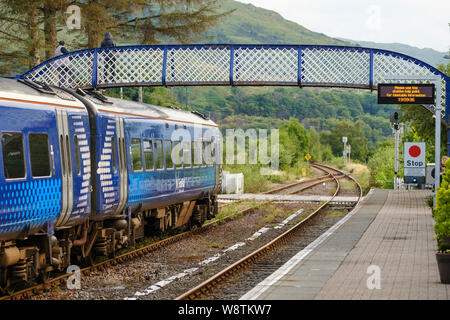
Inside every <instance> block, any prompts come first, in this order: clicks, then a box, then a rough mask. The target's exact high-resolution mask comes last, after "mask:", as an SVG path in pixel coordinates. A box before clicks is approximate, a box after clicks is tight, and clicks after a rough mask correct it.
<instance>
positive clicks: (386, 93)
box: [378, 83, 435, 104]
mask: <svg viewBox="0 0 450 320" xmlns="http://www.w3.org/2000/svg"><path fill="white" fill-rule="evenodd" d="M434 100H435V96H434V84H410V83H398V84H392V83H390V84H383V83H379V84H378V103H382V104H434V103H435V102H434Z"/></svg>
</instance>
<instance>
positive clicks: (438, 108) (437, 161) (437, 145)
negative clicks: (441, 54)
mask: <svg viewBox="0 0 450 320" xmlns="http://www.w3.org/2000/svg"><path fill="white" fill-rule="evenodd" d="M384 78H385V79H386V80H393V81H396V80H407V81H414V80H416V81H430V82H432V83H434V85H435V89H436V95H435V97H436V99H435V102H434V115H435V117H436V119H435V120H436V122H435V135H434V150H435V153H434V173H435V174H434V197H433V207H436V194H437V188H439V186H440V184H441V180H440V179H441V175H440V173H441V170H440V168H441V120H442V118H441V117H442V79H441V77H439V76H434V77H433V76H405V75H386V76H385V77H384Z"/></svg>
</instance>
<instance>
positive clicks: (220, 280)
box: [176, 164, 362, 300]
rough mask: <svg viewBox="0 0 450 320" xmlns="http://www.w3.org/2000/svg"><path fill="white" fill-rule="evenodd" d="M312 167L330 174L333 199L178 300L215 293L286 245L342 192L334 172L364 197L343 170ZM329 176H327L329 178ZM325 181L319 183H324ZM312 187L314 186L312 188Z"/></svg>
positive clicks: (354, 180) (193, 298)
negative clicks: (217, 289) (349, 182)
mask: <svg viewBox="0 0 450 320" xmlns="http://www.w3.org/2000/svg"><path fill="white" fill-rule="evenodd" d="M312 166H314V167H316V168H318V169H320V170H325V171H327V172H328V175H329V176H331V178H327V179H332V180H334V182H335V183H336V191H335V192H334V194H333V196H332V197H331V199H330V200H329V201H327V202H325V203H323V204H322V205H320V206H319V207H318V208H317V209H316V210H314V211H313V212H312V213H311V214H310V215H309V216H308V217H306V218H305V219H303V220H302V221H301V222H299V223H297V224H296V225H294V226H293V227H291V228H290V229H289V230H287V231H286V232H284V233H283V234H281V235H279V236H278V237H276V238H275V239H273V240H272V241H270V242H269V243H267V244H265V245H263V246H262V247H260V248H259V249H257V250H255V251H253V252H252V253H250V254H248V255H247V256H245V257H244V258H242V259H240V260H239V261H237V262H235V263H233V264H232V265H230V266H228V267H226V268H225V269H223V270H222V271H220V272H218V273H217V274H215V275H214V276H212V277H210V278H209V279H208V280H206V281H204V282H203V283H201V284H200V285H198V286H196V287H195V288H193V289H191V290H189V291H187V292H185V293H184V294H182V295H180V296H178V297H177V298H176V300H195V299H199V298H202V297H203V296H207V295H209V294H210V293H211V292H213V291H214V290H215V289H216V288H217V287H219V286H222V285H223V284H224V283H226V282H227V281H228V280H229V279H230V278H232V277H234V276H235V275H236V274H237V273H239V272H241V271H242V270H244V269H246V268H247V267H249V266H251V265H254V264H255V263H257V262H258V260H260V259H261V258H262V257H264V256H265V255H267V254H268V253H270V252H272V251H273V250H274V249H276V248H278V247H279V246H281V245H283V244H285V243H286V242H287V241H288V240H289V238H291V237H292V236H293V235H295V234H296V233H297V232H298V231H299V230H300V229H301V228H302V227H303V226H304V225H305V224H307V223H308V222H309V221H310V220H311V219H312V218H313V217H315V216H316V215H318V213H319V212H321V211H322V210H323V209H324V208H325V207H326V206H327V205H328V204H329V202H331V200H332V199H333V198H334V197H336V195H337V194H338V193H339V191H340V188H341V187H340V183H339V178H338V177H337V176H335V175H334V173H333V171H334V172H339V173H341V176H339V177H340V178H341V177H347V178H348V179H350V180H352V181H353V182H354V183H355V185H356V188H357V189H358V202H359V201H360V200H361V197H362V188H361V186H360V185H359V183H358V182H357V181H356V179H355V178H353V177H352V176H350V175H348V174H346V173H344V172H343V171H341V170H338V169H335V168H332V167H329V166H325V165H318V164H313V165H312ZM328 175H327V176H328ZM322 182H323V181H319V183H322ZM313 185H317V184H316V183H313ZM310 187H312V186H310Z"/></svg>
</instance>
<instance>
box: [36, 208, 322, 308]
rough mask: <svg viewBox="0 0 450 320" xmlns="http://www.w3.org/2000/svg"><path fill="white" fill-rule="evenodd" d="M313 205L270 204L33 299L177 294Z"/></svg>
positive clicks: (253, 248) (243, 254)
mask: <svg viewBox="0 0 450 320" xmlns="http://www.w3.org/2000/svg"><path fill="white" fill-rule="evenodd" d="M315 206H316V205H314V204H298V203H296V204H270V203H268V204H267V205H264V206H263V207H262V208H261V209H259V210H256V211H255V212H254V213H253V214H250V215H247V216H243V217H240V218H237V219H235V220H233V221H230V222H228V223H225V224H222V225H219V226H217V227H214V228H211V229H209V230H207V231H205V232H203V233H201V234H197V235H194V236H192V237H189V238H188V239H184V240H182V241H180V242H177V243H174V244H172V245H169V246H167V247H165V248H162V249H159V250H156V251H154V252H151V253H149V254H147V255H145V256H143V257H140V258H136V259H132V260H130V261H127V262H125V263H123V264H118V265H116V266H111V267H108V268H107V269H106V270H104V271H98V272H92V273H91V274H90V275H89V276H84V277H82V281H81V286H82V287H81V289H79V290H69V289H66V288H65V287H60V288H55V289H52V290H51V291H49V292H45V293H43V294H41V295H39V296H34V297H33V298H32V299H36V300H48V299H124V298H138V299H174V298H175V297H177V296H178V295H179V294H181V293H183V292H184V291H186V290H188V289H190V288H191V287H194V286H196V285H197V284H199V283H200V282H202V281H204V280H206V279H207V278H209V277H210V276H212V275H213V274H215V273H216V272H218V271H220V270H221V269H222V268H223V267H224V266H225V265H227V264H230V263H232V262H234V261H237V260H239V259H240V258H242V257H243V256H245V255H246V254H248V253H250V252H252V251H254V250H255V249H257V248H258V247H259V246H261V245H262V244H264V243H266V242H268V241H269V240H271V239H273V238H274V237H275V236H276V235H277V234H281V233H282V232H284V231H285V230H287V228H289V227H290V226H292V225H293V224H295V223H297V222H298V221H300V220H301V219H303V218H304V217H306V215H307V213H309V212H311V210H312V209H313V208H314V207H315ZM299 209H303V210H304V211H303V212H302V213H301V214H299V215H298V216H297V217H296V218H294V219H292V220H291V221H289V222H288V223H286V224H285V225H284V227H282V228H280V229H275V228H274V227H275V226H277V225H279V224H280V223H281V222H283V220H285V219H286V218H287V217H288V216H290V215H291V214H292V213H294V212H297V211H298V210H299ZM263 227H270V229H269V230H267V231H266V232H263V233H262V234H261V235H260V236H259V237H257V238H256V239H255V240H246V239H248V238H250V237H251V236H252V235H254V234H255V232H257V231H258V230H261V228H263ZM236 244H238V245H236ZM242 244H244V245H242ZM230 248H231V249H230ZM227 249H228V250H227ZM224 251H226V252H224ZM216 257H217V258H216ZM208 259H209V260H208ZM194 268H195V269H196V270H195V271H192V273H189V272H191V271H189V272H188V273H189V274H187V275H185V276H184V277H182V278H181V279H173V277H176V276H177V275H178V276H179V275H180V274H183V272H184V273H186V270H193V269H194ZM171 277H172V278H171ZM167 282H171V283H170V284H169V285H167V286H165V287H164V288H159V287H152V285H155V284H159V285H163V284H166V283H167ZM146 290H147V291H146ZM150 291H151V293H150ZM136 293H140V294H142V295H136Z"/></svg>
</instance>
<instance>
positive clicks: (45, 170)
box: [28, 133, 50, 177]
mask: <svg viewBox="0 0 450 320" xmlns="http://www.w3.org/2000/svg"><path fill="white" fill-rule="evenodd" d="M28 141H29V142H30V162H31V174H32V175H33V177H48V176H50V153H49V150H48V135H46V134H41V133H30V134H29V136H28Z"/></svg>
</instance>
